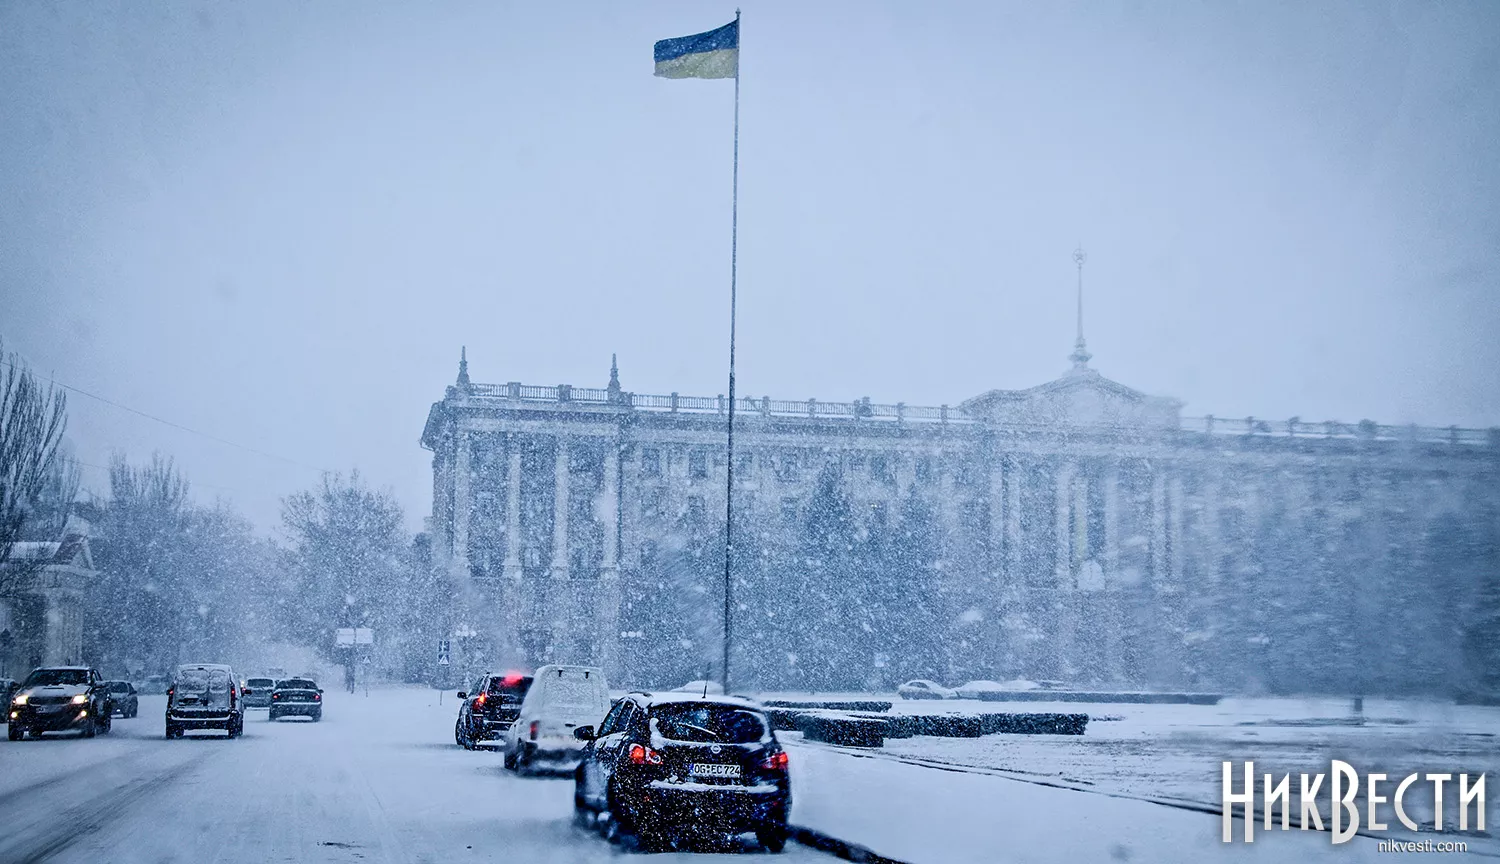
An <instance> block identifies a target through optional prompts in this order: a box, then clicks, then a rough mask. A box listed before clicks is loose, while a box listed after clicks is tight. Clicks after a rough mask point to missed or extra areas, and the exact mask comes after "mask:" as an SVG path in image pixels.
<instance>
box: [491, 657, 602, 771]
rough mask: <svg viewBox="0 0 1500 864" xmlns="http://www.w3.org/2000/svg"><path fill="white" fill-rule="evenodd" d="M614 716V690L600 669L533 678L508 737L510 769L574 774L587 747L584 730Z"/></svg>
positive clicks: (564, 669)
mask: <svg viewBox="0 0 1500 864" xmlns="http://www.w3.org/2000/svg"><path fill="white" fill-rule="evenodd" d="M607 713H609V685H608V684H606V683H605V680H604V670H603V669H600V668H599V667H597V666H561V665H552V666H543V667H542V668H540V669H538V670H536V674H535V675H533V676H532V679H531V687H530V689H528V690H527V691H526V698H525V699H523V700H522V701H521V710H520V712H519V713H518V714H517V715H516V719H515V722H513V723H511V724H510V727H509V728H507V729H506V730H505V731H504V732H503V733H502V736H503V737H502V740H503V741H504V742H505V744H504V746H505V767H506V768H509V769H511V770H512V771H516V772H518V773H521V774H526V773H530V772H532V771H534V770H548V771H554V772H562V773H564V774H568V773H571V772H572V771H573V769H574V768H577V767H578V758H579V756H580V755H582V753H583V742H582V741H579V740H578V739H577V738H575V737H573V730H574V729H576V728H578V727H579V726H588V725H596V724H598V722H599V721H600V720H602V719H604V715H605V714H607Z"/></svg>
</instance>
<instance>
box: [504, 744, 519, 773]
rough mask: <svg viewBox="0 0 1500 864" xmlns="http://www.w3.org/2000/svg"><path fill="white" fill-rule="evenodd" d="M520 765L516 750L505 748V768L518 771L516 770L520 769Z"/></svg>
mask: <svg viewBox="0 0 1500 864" xmlns="http://www.w3.org/2000/svg"><path fill="white" fill-rule="evenodd" d="M518 765H519V762H518V760H517V759H516V751H514V750H512V749H511V748H509V747H507V748H505V768H506V770H508V771H516V770H518V768H517V766H518Z"/></svg>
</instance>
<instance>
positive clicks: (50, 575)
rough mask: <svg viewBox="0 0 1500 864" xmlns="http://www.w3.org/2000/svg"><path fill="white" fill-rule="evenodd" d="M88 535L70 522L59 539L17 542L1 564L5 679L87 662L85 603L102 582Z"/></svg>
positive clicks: (1, 673)
mask: <svg viewBox="0 0 1500 864" xmlns="http://www.w3.org/2000/svg"><path fill="white" fill-rule="evenodd" d="M89 531H90V526H89V523H88V522H86V521H85V520H83V519H80V518H78V517H76V516H70V517H68V520H67V524H66V526H65V527H64V528H63V531H62V536H61V538H60V539H58V540H55V541H51V540H49V541H32V540H28V541H20V542H17V543H15V544H14V546H13V547H12V548H11V550H10V556H9V560H7V561H6V562H5V563H3V564H0V588H3V589H4V590H0V678H5V677H11V678H16V679H20V678H23V677H25V676H26V674H27V673H29V672H30V671H31V670H32V669H34V668H36V667H38V666H57V665H72V664H78V663H82V662H83V628H84V614H83V608H84V603H83V601H84V596H85V594H86V592H88V591H89V590H91V589H92V588H93V586H94V584H95V583H96V582H98V579H99V573H98V571H97V570H96V569H95V567H94V557H93V553H92V551H91V550H90V548H89Z"/></svg>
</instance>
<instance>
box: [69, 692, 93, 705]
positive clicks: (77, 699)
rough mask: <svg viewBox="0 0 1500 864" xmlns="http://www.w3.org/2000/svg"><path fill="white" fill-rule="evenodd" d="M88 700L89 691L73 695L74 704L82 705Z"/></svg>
mask: <svg viewBox="0 0 1500 864" xmlns="http://www.w3.org/2000/svg"><path fill="white" fill-rule="evenodd" d="M87 701H89V694H87V693H79V694H78V695H77V696H74V697H73V704H74V705H82V704H83V703H85V702H87Z"/></svg>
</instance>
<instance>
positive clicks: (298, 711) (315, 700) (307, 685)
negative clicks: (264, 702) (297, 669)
mask: <svg viewBox="0 0 1500 864" xmlns="http://www.w3.org/2000/svg"><path fill="white" fill-rule="evenodd" d="M283 717H311V718H312V719H313V722H314V723H316V722H317V721H319V720H322V719H323V690H322V689H321V688H320V687H318V683H317V682H316V681H314V680H312V679H311V678H283V679H281V680H280V681H277V682H276V688H275V689H273V690H272V691H271V715H270V719H272V720H280V719H281V718H283Z"/></svg>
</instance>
